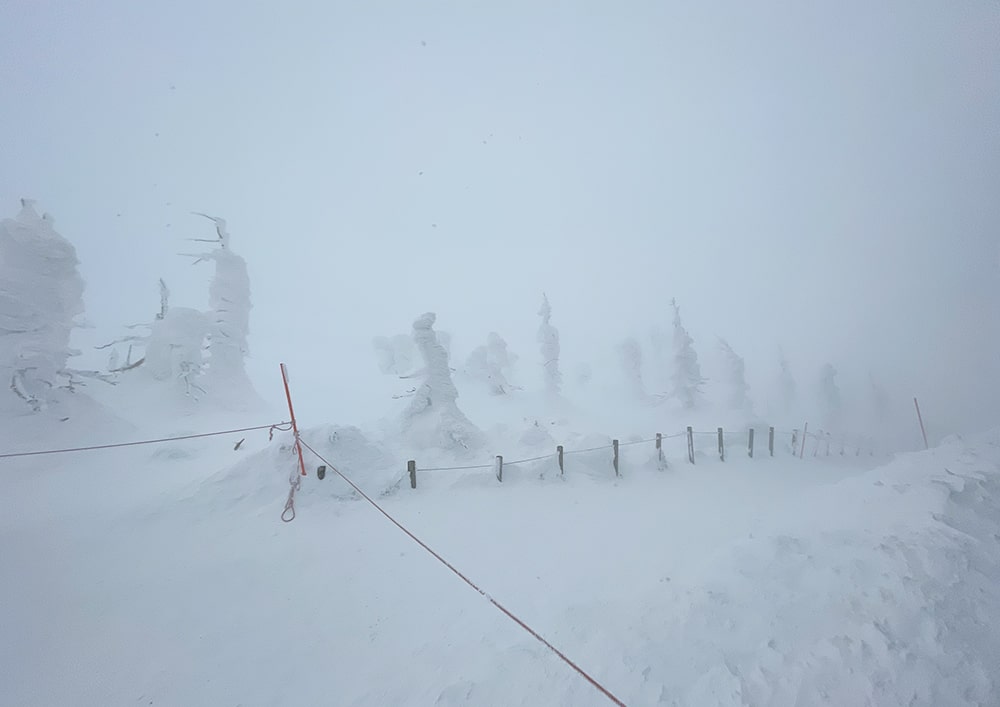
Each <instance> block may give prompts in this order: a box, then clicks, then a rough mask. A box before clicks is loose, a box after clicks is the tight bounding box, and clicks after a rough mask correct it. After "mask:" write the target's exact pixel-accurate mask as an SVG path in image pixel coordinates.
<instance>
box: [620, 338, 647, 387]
mask: <svg viewBox="0 0 1000 707" xmlns="http://www.w3.org/2000/svg"><path fill="white" fill-rule="evenodd" d="M618 356H619V360H620V361H621V365H622V372H623V373H624V374H625V380H626V381H628V386H629V388H630V389H631V392H632V395H633V396H635V398H637V399H638V400H643V401H644V400H646V399H647V396H646V386H645V384H644V383H643V380H642V347H641V346H639V341H638V340H637V339H636V338H635V337H629V338H627V339H625V340H624V341H623V342H622V343H621V344H619V345H618Z"/></svg>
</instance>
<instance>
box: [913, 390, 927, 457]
mask: <svg viewBox="0 0 1000 707" xmlns="http://www.w3.org/2000/svg"><path fill="white" fill-rule="evenodd" d="M913 407H915V408H916V409H917V422H919V423H920V434H921V435H923V437H924V449H930V445H929V444H927V430H925V429H924V418H923V416H922V415H921V414H920V403H918V402H917V399H916V398H914V399H913Z"/></svg>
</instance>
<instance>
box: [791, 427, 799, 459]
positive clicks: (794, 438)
mask: <svg viewBox="0 0 1000 707" xmlns="http://www.w3.org/2000/svg"><path fill="white" fill-rule="evenodd" d="M798 448H799V431H798V429H794V430H792V456H793V457H794V456H795V450H796V449H798Z"/></svg>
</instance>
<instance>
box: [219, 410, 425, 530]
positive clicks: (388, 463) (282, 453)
mask: <svg viewBox="0 0 1000 707" xmlns="http://www.w3.org/2000/svg"><path fill="white" fill-rule="evenodd" d="M301 435H302V440H303V441H304V442H305V443H306V444H307V445H309V446H310V447H312V448H313V449H315V450H316V451H317V452H318V453H319V454H321V455H322V456H323V457H324V458H326V459H327V460H328V461H329V462H330V463H331V464H332V465H334V466H335V467H336V468H337V469H339V470H340V471H341V472H343V473H344V474H345V475H346V476H347V477H348V478H350V479H351V481H353V482H354V483H356V484H357V485H358V486H359V487H360V488H361V489H362V490H363V491H364V492H365V493H367V494H370V495H376V496H379V495H385V494H388V493H392V492H393V491H394V490H395V489H396V488H397V487H398V486H399V482H400V481H401V480H402V478H403V476H404V472H405V469H406V465H405V463H400V462H397V461H396V459H395V458H394V457H393V455H392V454H391V453H390V452H388V451H387V450H386V449H385V448H384V447H383V446H382V445H381V444H379V443H376V442H373V441H371V440H369V439H368V438H367V437H366V436H365V435H364V433H363V432H362V431H361V430H360V429H358V428H357V427H352V426H341V425H323V426H320V427H313V428H310V429H307V430H303V431H302V432H301ZM276 441H277V443H275V444H271V445H269V446H268V447H266V448H265V449H263V450H261V451H259V452H256V453H254V454H252V455H249V456H247V457H246V458H244V459H243V460H241V461H240V462H239V463H237V464H235V465H233V466H231V467H229V468H228V469H226V470H224V471H221V472H219V473H217V474H215V475H214V476H213V477H211V478H210V479H208V480H207V481H206V482H205V484H204V486H203V488H202V489H201V490H200V492H201V493H203V495H204V497H205V498H209V499H215V500H216V501H221V502H223V503H225V504H236V503H245V502H249V503H252V504H253V505H256V506H266V507H268V508H269V509H270V510H273V508H274V506H275V504H276V503H277V504H279V505H280V503H281V501H282V500H283V499H284V498H285V496H287V494H288V487H289V478H290V477H292V475H294V474H297V473H298V468H299V466H298V459H297V457H296V453H295V442H294V438H293V436H292V434H291V433H290V432H284V433H281V437H280V438H279V439H278V440H276ZM302 452H303V456H304V459H305V463H306V471H307V474H308V476H307V477H306V479H305V480H303V483H302V485H301V487H300V489H299V491H298V492H297V493H296V497H295V498H296V505H297V507H299V508H305V507H310V506H311V507H313V510H314V512H315V511H316V510H319V508H318V507H319V506H321V505H322V504H324V503H326V502H328V501H329V500H330V499H333V500H338V501H343V500H353V499H357V498H359V496H358V494H357V492H355V491H354V490H353V489H352V488H351V487H350V486H349V485H348V484H347V483H345V482H344V481H343V480H342V479H341V478H340V477H339V476H338V475H337V474H336V472H334V471H333V469H330V468H327V470H326V478H325V479H323V480H322V481H321V480H319V479H318V478H317V474H316V470H317V468H318V467H319V466H320V465H323V464H324V462H322V461H320V460H319V459H318V458H317V457H316V456H315V455H314V454H313V453H312V452H310V451H309V450H308V449H307V448H306V447H303V449H302Z"/></svg>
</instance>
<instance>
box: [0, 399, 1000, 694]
mask: <svg viewBox="0 0 1000 707" xmlns="http://www.w3.org/2000/svg"><path fill="white" fill-rule="evenodd" d="M265 421H267V420H265ZM274 421H277V420H274ZM202 422H204V423H205V424H209V422H208V421H199V420H195V419H188V420H182V421H177V422H175V424H174V427H173V428H172V429H171V430H168V431H185V430H187V429H201V428H203V424H201V423H202ZM210 422H211V423H215V422H218V421H216V420H213V421H210ZM257 422H260V420H257ZM29 436H30V435H29V433H27V432H26V433H25V438H23V439H22V440H21V442H22V443H23V445H24V447H25V448H27V447H30V446H32V442H34V443H35V444H42V443H43V442H45V441H47V440H43V439H37V440H32V439H30V438H29ZM245 436H246V437H247V441H246V442H245V443H244V444H243V445H242V446H241V448H240V449H239V450H233V444H234V440H232V439H228V438H209V439H206V440H194V441H188V442H177V443H171V444H168V445H165V446H160V447H140V448H131V449H124V450H112V451H103V452H91V453H88V454H86V455H73V456H65V457H34V458H28V459H17V460H2V461H0V471H2V476H0V558H2V561H0V586H2V587H3V595H4V600H3V601H2V602H0V666H2V667H0V670H2V671H3V675H2V678H0V704H11V705H52V704H67V705H70V704H80V705H131V704H140V705H147V704H151V705H201V704H204V705H209V704H211V705H216V704H231V705H237V704H239V705H245V706H249V705H300V704H347V705H382V704H441V705H445V704H515V705H516V704H522V705H535V704H564V705H588V704H595V705H598V704H605V703H606V700H605V699H604V698H603V697H602V696H601V695H600V694H599V693H598V692H596V690H594V688H593V687H592V686H591V685H589V684H588V683H586V682H585V681H584V680H583V679H582V678H580V677H579V676H578V675H576V674H575V673H573V672H572V671H571V670H570V669H569V668H568V667H567V666H566V665H565V664H563V663H561V662H560V661H559V660H558V659H556V658H555V657H554V656H553V655H552V654H550V653H549V652H548V651H546V650H545V649H544V648H543V647H542V646H541V645H540V644H538V643H537V642H535V641H534V640H533V639H532V638H531V637H530V636H528V635H527V634H526V633H524V632H523V631H522V630H521V629H520V628H518V627H517V626H516V625H514V624H513V623H511V622H510V621H509V620H508V619H507V618H506V617H504V616H503V615H502V614H500V613H499V612H497V611H496V610H495V609H494V608H493V607H492V606H490V605H489V603H488V602H486V601H485V600H483V598H482V597H480V596H479V595H478V594H476V593H475V592H473V591H472V590H470V589H469V588H468V587H467V586H465V585H464V584H463V583H461V582H460V581H459V580H458V579H457V578H456V577H455V576H454V575H452V574H450V573H449V572H448V571H447V570H446V569H445V568H444V567H442V566H441V565H440V564H438V563H436V562H435V561H434V560H433V559H432V558H431V557H429V556H428V555H427V554H426V553H425V552H424V551H423V550H421V549H420V548H419V547H418V546H416V545H415V544H414V543H412V541H410V540H409V539H407V538H406V537H405V536H404V535H403V534H401V533H400V532H399V531H398V530H397V529H396V528H394V527H393V526H392V525H391V524H389V523H388V522H387V521H386V520H385V519H384V518H382V517H381V516H380V515H379V514H377V513H376V512H374V511H373V509H372V508H371V507H369V506H368V505H367V504H365V503H364V502H362V501H357V500H351V499H352V494H351V493H350V492H349V490H348V489H347V488H346V486H345V485H344V484H343V482H341V481H339V480H338V479H336V478H330V477H328V478H327V479H326V480H325V481H322V482H320V481H318V480H317V479H316V478H315V476H313V475H310V476H309V477H308V478H307V479H306V480H305V481H304V484H303V487H302V490H301V492H300V494H299V496H298V504H297V505H298V518H297V519H296V520H295V522H293V523H290V524H282V523H280V521H279V520H278V515H279V513H280V511H281V507H282V504H283V502H284V497H285V494H286V492H287V489H288V486H287V477H288V472H289V469H290V468H291V465H292V464H293V460H292V457H291V456H290V451H289V442H290V437H289V435H288V434H282V435H279V436H278V437H276V438H275V440H274V441H273V442H270V443H269V442H268V439H267V433H266V432H258V433H251V434H248V435H245ZM304 436H305V438H306V439H307V440H308V441H309V442H310V444H311V445H313V446H314V447H316V449H317V450H318V451H320V452H321V453H323V454H324V456H326V455H329V456H330V458H331V460H334V461H336V462H337V463H340V464H341V465H342V466H343V468H344V471H345V472H348V473H350V474H351V475H352V476H353V477H355V478H357V479H358V480H359V481H360V482H361V483H362V485H363V486H364V487H365V488H367V489H370V490H372V491H385V490H387V489H389V490H390V493H389V494H388V495H385V496H380V497H379V501H380V503H383V504H384V507H385V508H386V510H387V511H388V512H390V513H392V514H393V515H395V516H396V517H397V518H399V519H400V521H402V522H403V523H405V524H406V525H407V526H408V527H410V528H411V529H412V530H413V531H414V532H415V533H416V534H417V535H418V536H419V537H421V538H422V539H424V540H425V541H427V542H428V543H429V544H431V545H432V546H433V547H435V548H436V549H437V550H438V551H439V552H440V553H441V554H442V555H443V556H444V557H445V558H447V559H448V560H449V561H451V562H453V563H454V564H456V565H457V566H458V567H459V568H460V569H462V570H463V571H464V572H466V573H467V574H468V575H469V576H470V577H471V578H472V579H473V580H474V581H476V582H479V583H480V584H481V585H482V586H483V587H484V588H485V589H486V590H487V591H488V592H490V593H491V594H492V595H493V596H494V597H495V598H496V599H498V600H499V601H501V602H503V603H504V604H505V605H507V606H508V607H509V608H510V609H511V610H513V611H514V612H515V613H517V614H518V615H520V616H521V617H522V618H523V619H525V620H526V621H527V622H528V623H530V624H531V625H532V626H533V627H534V628H535V629H537V630H538V631H540V632H541V633H542V634H543V635H545V636H546V637H547V638H548V639H549V640H550V641H552V642H553V643H554V644H555V645H557V646H558V647H559V648H561V649H562V650H564V651H565V652H566V653H567V654H568V655H569V656H570V657H571V658H572V659H574V660H575V661H577V662H578V663H579V664H580V665H581V666H582V667H584V668H585V669H586V670H588V671H589V672H590V673H591V674H592V675H594V676H595V677H596V678H597V679H598V680H600V681H601V682H602V683H604V684H605V685H606V686H607V687H608V688H609V689H611V690H612V691H613V692H614V693H616V694H617V695H618V696H619V697H620V698H621V699H623V700H624V701H625V702H626V703H628V704H657V703H662V704H678V705H716V704H718V705H741V704H751V705H812V704H832V705H845V704H852V705H864V704H878V705H894V704H917V705H943V704H948V705H964V704H995V703H996V702H995V700H996V694H997V689H996V688H995V687H994V686H995V685H998V684H1000V667H998V666H1000V660H998V659H997V657H998V656H1000V634H998V632H997V631H996V629H995V626H994V621H995V617H996V616H998V615H1000V558H998V553H997V550H998V549H1000V545H998V540H1000V475H998V469H1000V434H997V433H994V434H992V435H986V436H983V437H977V438H975V439H969V440H963V439H957V438H954V439H950V440H948V441H947V442H946V443H945V444H943V445H942V446H941V447H940V448H937V449H934V450H931V451H929V452H923V453H918V454H908V455H903V456H900V457H898V458H896V459H895V460H894V461H892V462H891V463H889V464H887V465H883V466H879V467H878V468H874V469H868V468H866V467H865V466H864V464H865V463H867V464H868V465H869V466H872V465H874V464H875V462H873V461H872V460H871V458H868V459H866V458H864V457H862V458H860V459H858V458H852V457H844V458H841V457H839V456H835V457H831V458H829V459H827V458H823V457H820V458H811V459H810V458H807V459H805V460H798V459H794V458H792V457H790V456H789V455H788V454H787V452H785V451H783V450H779V454H778V456H776V457H775V458H774V459H769V458H766V457H765V458H760V457H758V458H757V459H754V460H748V459H746V458H745V457H742V456H739V455H737V456H734V457H732V458H731V460H730V461H728V462H726V463H725V464H723V463H721V462H719V461H718V460H714V461H713V460H712V458H711V456H710V455H705V456H703V457H701V458H700V459H699V464H698V465H696V466H690V465H688V464H686V463H684V462H683V460H682V459H681V456H682V454H683V449H682V448H681V447H678V448H677V449H674V450H673V451H672V453H671V457H672V458H671V468H670V469H668V470H667V471H663V472H660V471H657V470H656V468H655V464H652V463H650V462H651V459H652V450H651V449H649V448H647V447H645V446H635V447H626V448H623V474H624V475H623V478H621V479H619V480H615V479H613V477H612V476H611V474H610V468H609V466H608V457H607V453H606V452H604V451H602V452H596V453H593V454H592V455H580V456H577V457H571V458H567V472H566V476H565V477H564V478H559V477H558V475H557V474H555V473H553V468H552V464H551V463H546V462H540V463H538V464H537V465H535V466H533V467H530V468H527V467H526V468H522V469H520V470H518V471H517V472H516V473H515V472H514V470H513V469H512V470H511V472H510V473H509V475H508V476H507V478H506V480H505V483H504V484H502V485H501V484H499V483H497V482H496V480H495V479H494V478H493V477H492V476H491V475H490V472H488V471H487V472H482V471H479V472H469V473H462V472H440V473H437V474H436V475H435V474H434V473H432V472H427V473H426V474H422V475H421V477H420V486H419V487H418V489H417V490H415V491H413V490H411V489H409V487H408V484H407V483H405V482H404V483H403V484H402V486H401V487H398V488H397V489H396V490H395V491H394V492H393V491H392V488H393V482H394V481H395V480H398V479H399V478H400V477H402V472H403V470H404V469H405V466H404V463H405V459H406V458H407V456H408V452H409V451H411V450H394V449H391V448H387V447H385V446H383V445H381V444H379V443H378V442H373V441H371V440H370V439H369V438H366V437H365V436H364V435H363V433H361V432H360V431H359V430H355V429H354V428H344V427H332V426H331V427H323V428H316V429H310V430H309V431H307V432H306V433H305V435H304ZM582 438H583V437H582V436H581V439H582ZM623 439H625V437H624V436H623ZM560 441H563V440H560ZM496 444H501V443H500V442H497V443H496ZM502 444H504V445H507V444H511V443H510V442H506V441H504V442H503V443H502ZM567 448H569V443H567ZM511 451H512V453H516V452H518V451H521V450H520V449H513V450H511ZM571 460H572V462H571ZM315 463H316V462H315V460H311V461H310V467H311V468H312V467H314V466H315ZM602 470H606V471H607V474H606V475H605V474H604V471H602Z"/></svg>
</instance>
